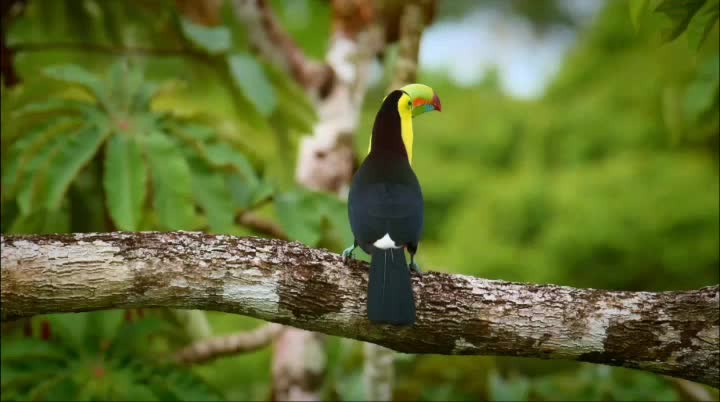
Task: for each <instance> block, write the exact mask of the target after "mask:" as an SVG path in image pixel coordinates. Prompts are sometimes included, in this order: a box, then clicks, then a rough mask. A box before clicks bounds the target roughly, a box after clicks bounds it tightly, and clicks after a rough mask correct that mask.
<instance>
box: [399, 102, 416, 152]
mask: <svg viewBox="0 0 720 402" xmlns="http://www.w3.org/2000/svg"><path fill="white" fill-rule="evenodd" d="M412 111H413V102H412V100H411V99H410V96H408V95H407V94H403V95H402V96H401V97H400V99H399V100H398V112H399V113H400V132H401V133H402V140H403V144H404V145H405V151H407V155H408V161H410V164H412V156H413V153H412V152H413V126H412V117H413V114H412Z"/></svg>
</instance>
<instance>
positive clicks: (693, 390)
mask: <svg viewBox="0 0 720 402" xmlns="http://www.w3.org/2000/svg"><path fill="white" fill-rule="evenodd" d="M668 380H669V381H670V383H671V384H672V385H673V387H674V388H675V390H676V391H677V392H678V394H679V395H680V398H681V400H683V401H697V402H710V401H717V400H718V398H717V397H714V396H713V395H712V394H711V393H710V392H709V391H708V390H707V389H706V388H705V387H704V386H702V385H700V384H698V383H696V382H692V381H688V380H683V379H682V378H675V377H668Z"/></svg>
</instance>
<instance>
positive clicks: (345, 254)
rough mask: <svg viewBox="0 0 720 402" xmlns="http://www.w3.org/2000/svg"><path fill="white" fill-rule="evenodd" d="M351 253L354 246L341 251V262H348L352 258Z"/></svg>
mask: <svg viewBox="0 0 720 402" xmlns="http://www.w3.org/2000/svg"><path fill="white" fill-rule="evenodd" d="M353 251H355V246H350V247H348V248H346V249H345V250H343V252H342V256H343V262H344V263H347V262H348V261H349V260H351V259H352V258H353Z"/></svg>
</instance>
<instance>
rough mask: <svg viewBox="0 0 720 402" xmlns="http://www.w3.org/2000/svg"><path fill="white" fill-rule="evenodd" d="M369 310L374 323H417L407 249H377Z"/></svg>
mask: <svg viewBox="0 0 720 402" xmlns="http://www.w3.org/2000/svg"><path fill="white" fill-rule="evenodd" d="M367 310H368V318H369V319H370V321H372V322H374V323H383V324H394V325H412V324H414V323H415V300H414V298H413V291H412V285H411V283H410V269H409V268H408V265H407V263H406V262H405V251H404V249H402V248H390V249H380V248H373V253H372V259H371V260H370V279H369V284H368V298H367Z"/></svg>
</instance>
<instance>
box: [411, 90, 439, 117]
mask: <svg viewBox="0 0 720 402" xmlns="http://www.w3.org/2000/svg"><path fill="white" fill-rule="evenodd" d="M433 110H437V111H438V112H439V111H441V110H442V105H441V104H440V98H438V96H437V95H436V94H433V96H432V98H430V99H427V98H416V99H415V100H414V101H413V111H412V115H413V117H417V116H419V115H421V114H423V113H425V112H432V111H433Z"/></svg>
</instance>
